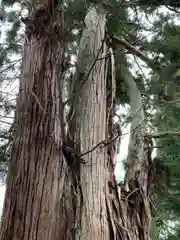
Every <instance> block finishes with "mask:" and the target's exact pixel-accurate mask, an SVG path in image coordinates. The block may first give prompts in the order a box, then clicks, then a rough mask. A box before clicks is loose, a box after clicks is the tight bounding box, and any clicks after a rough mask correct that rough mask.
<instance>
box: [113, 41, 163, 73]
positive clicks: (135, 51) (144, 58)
mask: <svg viewBox="0 0 180 240" xmlns="http://www.w3.org/2000/svg"><path fill="white" fill-rule="evenodd" d="M112 41H113V42H114V43H116V44H119V45H123V46H124V47H125V48H126V49H127V50H129V51H130V52H131V53H133V54H135V55H136V56H137V57H139V58H140V59H141V60H142V61H144V62H145V63H146V64H147V65H148V66H149V67H150V68H151V69H152V70H154V71H156V72H159V68H160V66H157V65H156V64H154V62H153V61H152V60H151V59H149V58H148V57H147V56H146V55H145V54H144V53H142V52H141V51H140V50H138V49H136V48H135V47H134V46H133V45H131V44H130V43H129V42H127V41H126V40H125V39H123V38H117V37H112Z"/></svg>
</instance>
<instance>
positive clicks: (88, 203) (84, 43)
mask: <svg viewBox="0 0 180 240" xmlns="http://www.w3.org/2000/svg"><path fill="white" fill-rule="evenodd" d="M85 25H86V26H85V28H84V30H83V34H82V38H81V42H80V49H79V56H78V61H77V73H76V77H75V83H74V84H75V86H74V93H73V95H75V97H74V104H73V106H72V109H73V111H71V115H70V120H69V129H70V136H69V139H70V140H71V144H72V143H73V145H75V146H76V148H79V151H80V152H81V154H82V157H83V158H84V160H85V162H86V164H85V165H80V169H79V173H78V174H79V176H78V179H79V180H78V181H79V185H80V187H81V191H79V193H78V194H80V195H81V196H82V198H81V200H80V198H79V201H82V202H81V203H82V204H80V203H78V198H76V200H77V201H76V203H75V208H74V209H76V210H75V212H76V213H75V214H74V215H73V216H74V217H75V216H76V214H77V215H79V214H81V217H80V219H81V221H80V222H79V225H78V227H77V229H76V230H75V231H76V233H75V235H74V236H75V239H76V238H77V239H123V240H126V239H128V240H130V239H135V240H136V239H137V240H139V239H142V240H147V239H148V238H149V229H150V208H149V202H148V173H149V170H148V169H149V165H148V164H149V161H148V159H147V154H146V144H145V141H144V137H145V126H144V113H143V107H142V101H141V94H140V92H139V90H138V88H137V85H136V83H135V81H134V79H133V77H132V76H131V74H129V73H128V72H127V71H125V68H123V67H122V78H123V80H124V82H125V84H126V86H127V89H128V93H129V98H130V103H131V109H132V119H133V120H132V134H131V141H130V146H129V154H128V161H127V168H126V171H127V174H126V178H125V184H122V185H121V186H120V187H118V186H117V185H116V183H115V181H113V177H112V169H113V160H114V159H112V158H115V157H116V156H115V155H114V154H111V153H113V152H114V151H113V149H112V148H113V146H112V148H111V147H110V148H109V144H108V143H112V142H111V141H110V139H109V137H110V136H109V135H110V134H109V133H110V132H111V130H112V117H113V114H112V113H113V112H112V111H109V110H112V107H113V100H114V95H115V94H114V92H113V91H114V90H113V89H114V81H112V82H111V87H110V90H111V94H110V98H108V97H107V95H106V87H107V74H106V73H107V64H108V61H106V60H107V58H108V57H107V52H108V51H107V50H108V46H107V45H106V38H105V26H106V13H105V11H104V10H103V8H101V7H95V6H93V7H91V8H90V10H89V11H88V12H87V15H86V18H85ZM112 54H113V52H112V49H111V51H110V55H111V64H112V63H113V64H114V61H113V58H112ZM113 64H112V65H113ZM112 69H113V66H112V68H111V70H112ZM111 78H112V80H113V79H114V78H115V76H113V71H112V73H111ZM109 99H110V100H109ZM109 113H111V114H109ZM109 117H111V121H109ZM110 128H111V130H110ZM111 138H112V136H111ZM72 140H73V141H72ZM114 140H115V138H114ZM112 145H113V144H112ZM109 153H110V154H109ZM109 155H110V156H109ZM109 166H111V167H109ZM109 183H111V184H110V186H109ZM120 192H121V193H120ZM72 205H73V204H72ZM77 205H78V206H79V207H77ZM65 206H66V208H68V206H69V205H68V204H65ZM77 209H78V211H77ZM76 219H77V216H76ZM74 226H75V225H74Z"/></svg>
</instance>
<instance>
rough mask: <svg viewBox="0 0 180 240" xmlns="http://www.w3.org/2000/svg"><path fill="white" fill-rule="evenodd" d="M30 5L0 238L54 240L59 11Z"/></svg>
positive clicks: (58, 187)
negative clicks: (32, 7)
mask: <svg viewBox="0 0 180 240" xmlns="http://www.w3.org/2000/svg"><path fill="white" fill-rule="evenodd" d="M33 3H34V4H35V7H37V8H36V10H35V12H34V13H33V14H32V15H31V16H30V17H29V18H28V19H27V20H25V21H24V23H25V24H26V32H25V45H24V56H23V64H22V75H21V80H20V92H19V98H18V102H17V109H16V118H15V124H16V125H15V129H16V131H15V135H14V141H13V146H12V152H11V158H10V164H9V173H8V180H7V190H6V196H5V202H4V210H3V216H2V223H1V232H0V239H1V240H19V239H21V240H28V239H29V240H32V239H36V240H40V239H44V240H50V239H53V240H54V239H57V238H56V237H55V234H56V233H55V232H56V229H58V221H57V218H58V209H59V207H58V203H59V201H60V199H61V196H62V188H63V183H64V175H65V171H64V161H63V158H62V154H61V151H60V144H61V142H62V141H61V138H62V131H61V130H62V129H61V125H62V124H61V122H62V121H63V119H62V114H61V113H62V110H63V109H62V104H61V101H60V100H62V99H61V81H62V77H63V69H62V66H63V60H64V46H63V41H61V39H60V38H59V36H62V34H63V13H62V12H57V13H56V12H55V11H54V12H53V11H52V9H51V7H52V8H53V7H54V9H55V6H52V3H48V2H43V0H42V2H39V1H38V3H36V2H35V1H33ZM38 5H40V6H41V9H40V10H38ZM42 6H43V8H42ZM57 23H58V25H56V24H57ZM55 25H56V29H55V27H54V26H55ZM58 33H60V34H59V35H58ZM60 117H61V118H60ZM58 239H59V238H58Z"/></svg>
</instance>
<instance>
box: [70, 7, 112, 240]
mask: <svg viewBox="0 0 180 240" xmlns="http://www.w3.org/2000/svg"><path fill="white" fill-rule="evenodd" d="M105 25H106V13H105V11H104V10H103V9H102V8H101V7H95V6H92V7H91V8H90V9H89V10H88V12H87V15H86V18H85V28H84V30H83V33H82V38H81V41H80V48H79V56H78V61H77V74H76V77H75V83H74V84H75V87H74V91H75V98H74V104H73V111H72V115H71V116H70V133H71V134H70V135H71V137H72V138H73V141H74V142H75V143H76V145H78V147H79V149H80V151H81V153H85V152H88V151H90V152H88V153H87V154H84V155H83V156H82V157H83V159H84V160H85V162H86V164H85V165H81V168H80V173H79V174H80V178H79V181H80V185H81V189H82V195H83V199H82V203H83V204H82V211H81V223H80V226H79V230H80V231H79V235H76V238H75V239H89V240H90V239H109V234H110V233H109V229H108V221H107V214H106V192H107V188H108V172H107V158H106V149H105V147H104V145H103V144H99V143H102V142H104V141H105V139H106V127H107V126H106V71H107V70H106V57H107V55H106V54H107V46H106V43H105ZM97 144H99V146H98V147H95V146H96V145H97ZM94 147H95V149H94V150H92V149H93V148H94Z"/></svg>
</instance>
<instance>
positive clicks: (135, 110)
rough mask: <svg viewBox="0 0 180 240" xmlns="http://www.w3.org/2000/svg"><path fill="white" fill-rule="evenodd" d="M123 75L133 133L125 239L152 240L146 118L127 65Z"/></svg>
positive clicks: (125, 193) (123, 204)
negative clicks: (150, 237) (150, 233)
mask: <svg viewBox="0 0 180 240" xmlns="http://www.w3.org/2000/svg"><path fill="white" fill-rule="evenodd" d="M121 75H122V78H123V80H124V83H125V84H126V86H127V88H128V94H129V99H130V104H131V117H132V122H131V134H130V143H129V148H128V157H127V164H126V176H125V188H124V186H121V209H122V212H121V222H122V224H123V226H124V229H126V230H125V231H122V232H123V234H124V237H123V239H127V240H130V239H133V240H148V239H149V231H150V222H151V212H150V206H149V198H148V197H149V196H148V193H149V191H148V189H149V187H150V186H149V185H148V184H149V182H148V177H149V176H148V174H149V168H150V167H151V166H149V159H148V158H149V155H148V150H147V149H148V148H147V147H148V143H147V145H146V141H145V133H146V132H145V131H146V128H145V119H144V111H143V105H142V99H141V93H140V91H139V89H138V87H137V85H136V82H135V80H134V78H133V76H132V75H131V73H130V72H128V70H127V69H125V68H124V66H122V67H121ZM125 219H126V220H125Z"/></svg>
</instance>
